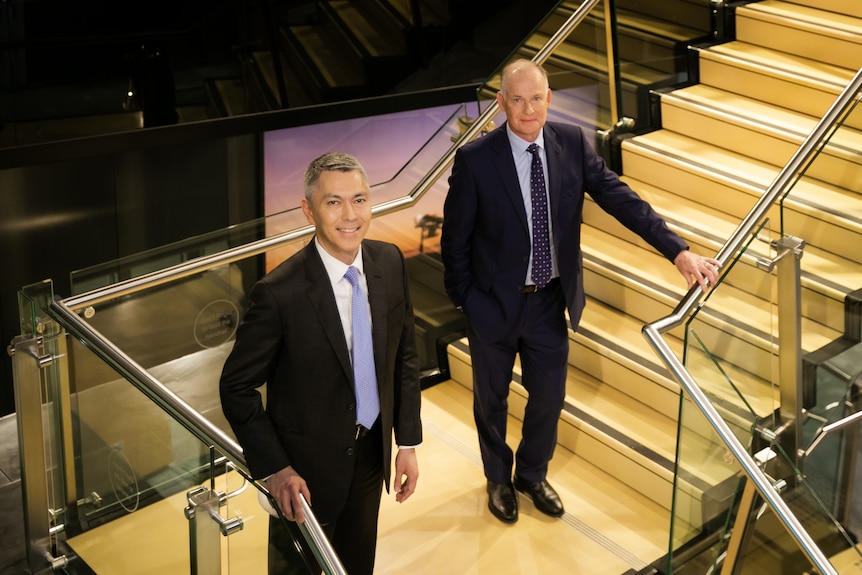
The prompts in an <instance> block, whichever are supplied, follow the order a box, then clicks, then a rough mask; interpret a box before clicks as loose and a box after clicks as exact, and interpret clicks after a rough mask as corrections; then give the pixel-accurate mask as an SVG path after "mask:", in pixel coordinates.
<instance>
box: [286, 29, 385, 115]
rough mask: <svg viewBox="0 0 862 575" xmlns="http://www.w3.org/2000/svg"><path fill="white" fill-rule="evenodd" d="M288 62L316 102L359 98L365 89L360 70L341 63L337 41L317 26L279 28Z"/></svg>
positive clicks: (363, 78)
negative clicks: (302, 79)
mask: <svg viewBox="0 0 862 575" xmlns="http://www.w3.org/2000/svg"><path fill="white" fill-rule="evenodd" d="M281 34H282V36H281V37H282V40H283V44H284V45H285V46H286V52H287V53H288V55H289V61H290V64H291V65H292V66H293V67H294V69H295V70H296V71H297V74H298V75H299V76H300V77H301V78H306V79H307V82H308V84H307V86H308V87H309V89H310V90H311V91H312V92H313V94H314V98H315V99H316V100H317V101H320V102H328V101H333V100H338V99H344V98H350V97H361V96H363V95H366V94H367V92H368V89H367V86H366V78H365V76H364V75H363V73H362V70H361V69H360V68H358V67H356V66H353V65H349V64H346V63H345V58H344V55H343V54H342V52H341V51H340V50H339V49H338V45H337V42H336V41H335V40H333V39H331V38H330V37H329V34H328V33H327V32H326V31H325V30H323V29H321V28H320V27H319V26H290V27H289V28H282V29H281Z"/></svg>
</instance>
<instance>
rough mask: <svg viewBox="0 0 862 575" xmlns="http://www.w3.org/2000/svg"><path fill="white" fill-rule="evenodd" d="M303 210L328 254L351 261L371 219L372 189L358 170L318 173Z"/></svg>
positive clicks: (345, 261)
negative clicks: (318, 175) (314, 186)
mask: <svg viewBox="0 0 862 575" xmlns="http://www.w3.org/2000/svg"><path fill="white" fill-rule="evenodd" d="M302 211H303V213H304V214H305V217H306V218H307V219H308V222H309V223H310V224H313V225H314V226H315V227H316V228H317V241H318V242H320V245H321V246H323V249H325V250H326V251H327V252H328V253H329V254H330V255H332V256H333V257H335V258H336V259H338V260H340V261H342V262H344V263H345V264H351V263H352V262H353V260H354V259H355V258H356V254H357V253H358V252H359V245H360V244H361V243H362V240H363V238H365V234H366V233H367V232H368V226H369V224H370V222H371V192H370V190H369V189H368V186H367V185H366V184H365V182H364V181H363V179H362V175H361V174H360V173H359V172H356V171H352V172H339V171H328V172H323V173H321V174H320V179H319V180H318V181H317V187H316V188H315V190H314V193H313V194H312V195H311V201H310V202H309V201H308V200H306V199H304V198H303V200H302Z"/></svg>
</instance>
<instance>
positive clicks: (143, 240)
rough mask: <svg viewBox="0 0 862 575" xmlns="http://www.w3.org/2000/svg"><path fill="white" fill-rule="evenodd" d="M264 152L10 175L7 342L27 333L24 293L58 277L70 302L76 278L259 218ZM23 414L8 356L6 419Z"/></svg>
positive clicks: (178, 155) (216, 146) (1, 298)
mask: <svg viewBox="0 0 862 575" xmlns="http://www.w3.org/2000/svg"><path fill="white" fill-rule="evenodd" d="M168 130H169V128H168ZM166 133H168V134H169V132H166ZM79 145H80V144H79ZM257 145H258V138H257V137H256V136H254V135H246V136H235V137H225V138H214V139H203V140H200V141H192V142H184V143H181V144H176V145H161V146H155V147H144V148H141V149H126V150H117V151H116V152H113V153H104V154H100V155H95V156H92V157H90V156H85V157H81V158H78V159H72V160H58V161H52V162H48V163H30V164H29V165H26V166H21V167H14V168H8V169H0V246H2V250H0V270H3V271H2V274H0V319H2V333H0V339H2V341H3V342H5V344H7V345H8V343H9V342H10V341H11V340H12V338H13V337H15V336H16V335H18V334H19V333H21V330H20V324H19V317H18V315H19V314H18V301H17V292H18V290H19V289H20V288H21V287H22V286H25V285H28V284H31V283H36V282H40V281H42V280H44V279H51V280H53V282H54V289H55V293H56V294H57V295H59V296H61V297H63V296H68V295H70V293H71V292H70V283H69V274H70V273H71V272H72V271H74V270H78V269H81V268H85V267H89V266H93V265H96V264H100V263H104V262H107V261H110V260H113V259H116V258H119V257H123V256H127V255H132V254H135V253H139V252H141V251H144V250H147V249H151V248H154V247H158V246H162V245H165V244H168V243H171V242H175V241H178V240H181V239H184V238H187V237H190V236H194V235H198V234H201V233H205V232H209V231H213V230H217V229H221V228H224V227H226V226H228V225H230V224H232V223H237V222H240V221H245V220H248V219H250V218H253V217H255V214H257V213H258V210H257V205H258V203H259V193H260V189H261V185H260V174H259V173H258V169H257V158H258V157H259V154H258V153H257V151H256V146H257ZM73 151H74V150H69V153H72V152H73ZM78 153H80V152H78ZM58 155H63V154H62V153H60V154H58ZM14 410H15V404H14V397H13V384H12V367H11V360H10V358H9V356H8V354H3V357H2V361H0V415H4V414H8V413H11V412H12V411H14Z"/></svg>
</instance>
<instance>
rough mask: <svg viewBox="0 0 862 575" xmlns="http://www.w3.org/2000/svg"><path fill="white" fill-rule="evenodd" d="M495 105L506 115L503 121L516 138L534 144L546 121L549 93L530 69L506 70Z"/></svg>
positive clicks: (535, 73) (540, 76)
mask: <svg viewBox="0 0 862 575" xmlns="http://www.w3.org/2000/svg"><path fill="white" fill-rule="evenodd" d="M501 88H502V90H501V91H499V92H497V103H499V104H500V108H502V109H503V111H504V112H506V122H507V123H508V124H509V127H510V128H511V129H512V132H514V133H515V135H517V136H518V137H520V138H523V139H524V140H526V141H528V142H534V141H535V140H536V138H538V137H539V132H540V131H541V130H542V126H544V125H545V121H546V120H547V119H548V105H549V104H550V103H551V90H550V89H549V88H548V82H547V80H546V79H545V76H544V75H543V74H542V73H541V72H540V71H539V70H537V69H535V68H534V67H532V66H522V67H519V68H516V69H514V70H512V71H510V72H509V73H508V74H507V75H506V81H505V84H504V85H503V86H501Z"/></svg>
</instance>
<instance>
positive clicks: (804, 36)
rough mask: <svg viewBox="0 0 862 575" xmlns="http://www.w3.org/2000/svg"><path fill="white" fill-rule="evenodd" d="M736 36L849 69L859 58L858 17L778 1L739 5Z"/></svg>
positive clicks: (861, 25) (861, 45)
mask: <svg viewBox="0 0 862 575" xmlns="http://www.w3.org/2000/svg"><path fill="white" fill-rule="evenodd" d="M736 37H737V39H738V40H740V41H743V42H750V43H753V44H758V45H760V46H763V47H766V48H770V49H773V50H778V51H781V52H787V53H789V54H796V55H798V56H803V57H805V58H810V59H812V60H816V61H819V62H826V63H828V64H833V65H836V66H843V67H845V68H849V69H853V70H855V69H857V68H858V66H859V62H860V61H862V18H858V17H852V16H845V15H843V14H837V13H835V12H827V11H824V10H820V9H816V8H810V7H807V6H800V5H799V4H793V3H790V2H784V1H781V0H762V1H761V2H754V3H751V4H746V5H744V6H740V7H739V8H738V9H737V11H736Z"/></svg>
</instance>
